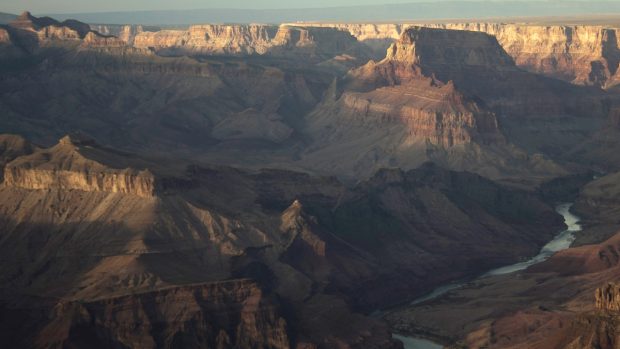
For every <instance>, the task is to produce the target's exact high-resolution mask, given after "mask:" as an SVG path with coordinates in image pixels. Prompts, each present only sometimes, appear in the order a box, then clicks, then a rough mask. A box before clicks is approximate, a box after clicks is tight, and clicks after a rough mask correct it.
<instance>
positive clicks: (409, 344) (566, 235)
mask: <svg viewBox="0 0 620 349" xmlns="http://www.w3.org/2000/svg"><path fill="white" fill-rule="evenodd" d="M572 206H573V204H572V203H563V204H560V205H558V206H557V207H556V208H555V210H556V212H557V213H559V214H561V215H562V217H564V223H565V224H566V226H567V229H566V230H564V231H562V232H561V233H559V234H558V235H556V237H555V238H553V240H551V241H549V242H548V243H547V244H546V245H545V246H543V248H542V249H541V250H540V252H539V253H538V254H537V255H536V256H534V257H532V258H530V259H528V260H526V261H523V262H519V263H515V264H511V265H507V266H504V267H500V268H496V269H492V270H489V271H488V272H486V273H484V274H482V275H481V276H479V277H478V278H476V279H474V280H471V281H475V280H477V279H482V278H486V277H490V276H496V275H505V274H510V273H514V272H517V271H520V270H524V269H527V268H528V267H530V266H532V265H534V264H538V263H541V262H544V261H545V260H547V259H549V257H551V256H552V255H553V254H554V253H556V252H559V251H562V250H565V249H567V248H569V247H570V245H571V244H572V242H573V241H575V233H576V232H579V231H581V225H580V224H579V217H577V216H575V215H574V214H572V213H571V212H570V208H571V207H572ZM465 283H466V282H454V283H450V284H446V285H442V286H440V287H437V288H436V289H434V290H433V291H432V292H430V293H428V294H426V295H424V296H422V297H420V298H417V299H415V300H413V301H412V302H411V305H416V304H420V303H424V302H428V301H431V300H433V299H436V298H438V297H440V296H442V295H444V294H446V293H448V292H450V291H452V290H455V289H458V288H460V287H462V286H463V285H465ZM393 337H394V338H397V339H399V340H401V341H402V342H403V344H404V348H405V349H441V348H443V345H442V344H439V343H435V342H432V341H430V340H428V339H426V338H419V337H412V336H403V335H400V334H394V335H393Z"/></svg>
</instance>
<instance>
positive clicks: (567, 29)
mask: <svg viewBox="0 0 620 349" xmlns="http://www.w3.org/2000/svg"><path fill="white" fill-rule="evenodd" d="M305 25H307V26H319V27H333V28H337V29H339V30H344V31H347V32H349V33H351V34H352V35H353V36H355V37H356V38H358V40H360V41H362V42H364V43H366V44H368V45H370V46H371V47H373V48H374V49H375V50H383V49H385V48H386V47H388V46H389V45H390V44H391V43H392V42H394V41H396V40H398V39H399V38H400V36H401V35H402V33H403V32H404V31H405V30H406V29H407V28H410V27H412V26H425V27H431V28H441V29H449V30H467V31H476V32H484V33H487V34H490V35H492V36H495V37H496V38H497V41H498V42H499V43H500V45H501V46H502V48H503V49H504V50H505V51H506V52H507V53H508V54H509V55H510V56H511V57H512V58H513V59H514V61H515V62H516V64H517V65H518V66H519V67H521V68H525V69H527V70H529V71H532V72H536V73H540V74H544V75H548V76H551V77H555V78H559V79H562V80H566V81H570V82H573V83H575V84H585V85H595V86H609V85H613V84H615V83H616V82H615V81H616V80H618V77H616V73H617V71H618V65H619V62H620V49H618V46H619V45H618V42H619V41H618V40H619V39H618V38H619V36H618V29H616V28H608V27H601V26H587V25H583V26H541V25H531V24H527V23H519V24H504V23H484V22H480V23H448V24H389V23H385V24H338V23H334V24H326V23H321V24H314V23H305Z"/></svg>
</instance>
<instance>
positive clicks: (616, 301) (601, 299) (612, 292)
mask: <svg viewBox="0 0 620 349" xmlns="http://www.w3.org/2000/svg"><path fill="white" fill-rule="evenodd" d="M594 296H595V300H596V308H597V309H600V310H609V311H620V286H618V285H617V284H613V283H608V284H607V285H605V286H603V287H600V288H597V289H596V292H595V295H594Z"/></svg>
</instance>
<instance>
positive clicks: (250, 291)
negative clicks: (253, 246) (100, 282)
mask: <svg viewBox="0 0 620 349" xmlns="http://www.w3.org/2000/svg"><path fill="white" fill-rule="evenodd" d="M51 317H52V318H51V321H50V323H48V324H46V325H45V326H44V327H43V328H42V329H41V330H40V334H39V335H38V336H37V337H36V338H33V339H32V341H33V342H34V344H35V345H36V346H37V347H44V346H48V345H59V346H63V347H68V346H69V347H70V346H78V347H83V346H91V345H92V346H97V345H101V343H114V345H115V346H127V347H131V348H144V349H146V348H175V347H179V346H183V347H193V348H222V349H223V348H232V347H234V348H273V349H286V348H290V339H289V338H288V333H287V323H286V320H285V319H284V318H282V317H281V315H280V311H279V309H278V306H277V303H276V301H275V300H274V299H272V298H270V296H267V295H264V292H263V291H261V289H260V288H259V287H258V285H257V284H256V283H254V282H252V281H251V280H243V279H242V280H230V281H222V282H213V283H207V284H198V285H188V286H181V287H173V288H164V289H161V290H157V291H152V292H145V293H141V294H136V295H130V296H121V297H115V298H108V299H104V300H95V301H89V302H73V301H64V302H60V303H58V304H56V305H55V306H54V309H53V311H52V314H51ZM128 329H131V330H130V331H128ZM24 342H26V343H28V340H25V341H24Z"/></svg>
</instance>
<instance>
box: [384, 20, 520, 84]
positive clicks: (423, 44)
mask: <svg viewBox="0 0 620 349" xmlns="http://www.w3.org/2000/svg"><path fill="white" fill-rule="evenodd" d="M385 60H386V61H398V62H403V63H409V64H418V65H420V66H421V67H422V68H431V69H437V70H438V72H441V71H442V70H451V71H454V70H459V69H463V68H468V69H469V68H476V69H478V68H483V69H497V70H501V69H510V70H514V61H513V60H512V58H511V57H510V56H508V55H507V54H506V52H505V51H504V50H503V49H502V47H501V46H500V45H499V43H498V42H497V40H496V39H495V38H494V37H493V36H490V35H487V34H485V33H472V32H468V31H461V30H444V29H431V28H425V27H411V28H408V29H407V30H405V31H404V32H403V34H402V35H401V37H400V39H399V40H398V41H397V42H396V43H394V44H393V45H392V46H391V47H390V48H389V49H388V52H387V56H386V58H385ZM433 73H436V72H435V71H433Z"/></svg>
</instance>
